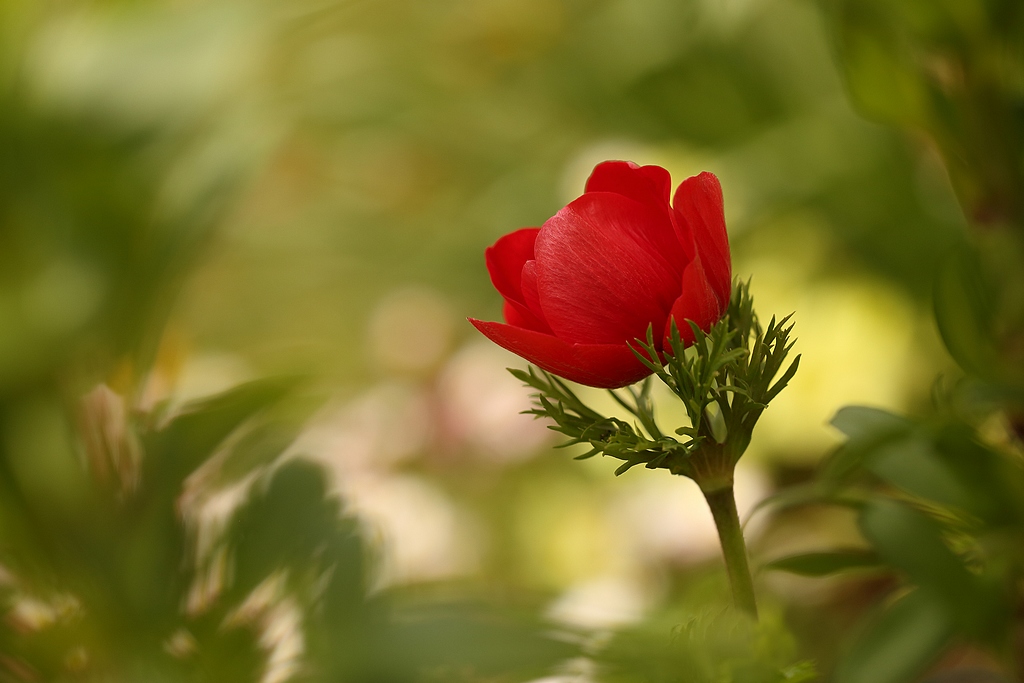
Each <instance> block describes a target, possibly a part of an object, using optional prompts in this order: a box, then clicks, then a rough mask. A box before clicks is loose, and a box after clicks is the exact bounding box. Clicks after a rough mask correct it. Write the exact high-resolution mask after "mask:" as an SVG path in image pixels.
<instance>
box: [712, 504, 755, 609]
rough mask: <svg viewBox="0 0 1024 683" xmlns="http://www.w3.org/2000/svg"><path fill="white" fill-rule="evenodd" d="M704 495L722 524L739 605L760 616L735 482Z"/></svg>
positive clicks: (724, 550)
mask: <svg viewBox="0 0 1024 683" xmlns="http://www.w3.org/2000/svg"><path fill="white" fill-rule="evenodd" d="M704 497H705V498H706V499H707V501H708V506H709V507H710V508H711V515H712V516H713V517H714V518H715V526H716V527H717V528H718V538H719V540H721V542H722V555H723V556H724V557H725V570H726V572H728V574H729V584H730V585H731V586H732V597H733V600H734V601H735V602H736V607H738V608H739V609H741V610H742V611H744V612H746V613H748V614H750V615H751V616H752V617H754V618H755V619H757V602H756V601H755V600H754V582H753V581H752V580H751V578H750V565H749V564H748V563H747V546H746V544H745V543H744V542H743V529H742V528H741V527H740V516H739V514H738V513H737V512H736V498H735V497H734V496H733V493H732V486H728V487H725V488H720V489H718V490H715V491H710V492H708V491H705V492H704Z"/></svg>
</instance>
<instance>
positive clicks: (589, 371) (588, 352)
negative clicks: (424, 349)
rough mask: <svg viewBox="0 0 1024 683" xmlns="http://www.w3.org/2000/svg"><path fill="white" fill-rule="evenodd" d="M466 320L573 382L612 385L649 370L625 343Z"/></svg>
mask: <svg viewBox="0 0 1024 683" xmlns="http://www.w3.org/2000/svg"><path fill="white" fill-rule="evenodd" d="M469 322H471V323H473V326H474V327H476V329H478V330H480V331H481V332H482V333H483V334H484V335H485V336H486V337H487V338H488V339H490V340H491V341H493V342H494V343H495V344H497V345H498V346H501V347H502V348H505V349H508V350H509V351H511V352H512V353H514V354H516V355H517V356H521V357H523V358H525V359H526V360H528V361H530V362H531V363H533V364H534V365H537V366H539V367H542V368H544V369H545V370H547V371H548V372H550V373H553V374H555V375H558V376H559V377H564V378H565V379H568V380H572V381H573V382H579V383H580V384H586V385H587V386H591V387H598V388H601V389H615V388H618V387H624V386H626V385H627V384H632V383H633V382H638V381H640V380H641V379H643V378H644V377H646V376H647V375H649V374H651V371H650V370H649V369H648V368H647V367H646V366H645V365H644V364H643V363H641V362H640V361H639V360H637V358H636V356H634V355H633V352H632V351H630V350H629V347H627V346H626V345H625V344H570V343H568V342H565V341H563V340H561V339H559V338H558V337H555V336H552V335H550V334H543V333H541V332H535V331H533V330H525V329H523V328H521V327H512V326H510V325H502V324H501V323H493V322H483V321H481V320H474V319H473V318H470V319H469Z"/></svg>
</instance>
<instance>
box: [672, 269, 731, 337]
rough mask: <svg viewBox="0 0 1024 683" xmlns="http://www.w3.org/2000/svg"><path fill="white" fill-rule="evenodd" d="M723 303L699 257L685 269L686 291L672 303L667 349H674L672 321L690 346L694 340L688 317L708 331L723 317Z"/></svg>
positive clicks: (684, 282) (684, 281)
mask: <svg viewBox="0 0 1024 683" xmlns="http://www.w3.org/2000/svg"><path fill="white" fill-rule="evenodd" d="M724 312H725V311H724V305H723V304H722V303H721V302H720V301H719V299H718V296H717V295H716V294H715V290H714V289H713V287H712V286H711V283H710V282H709V281H708V278H707V276H706V275H705V273H704V268H703V267H702V266H701V262H700V259H699V258H698V259H694V260H693V261H691V262H690V264H689V265H688V266H686V270H685V271H684V272H683V293H682V294H680V295H679V298H678V299H676V302H675V304H673V306H672V313H671V315H670V316H669V319H668V320H667V321H665V341H664V348H665V349H670V348H672V347H671V345H670V343H669V342H670V340H671V339H672V321H673V320H675V321H676V327H678V328H679V336H681V337H682V338H683V342H685V344H686V345H687V346H689V345H690V344H692V343H693V339H694V337H693V329H691V328H690V326H689V324H687V322H686V321H687V320H692V321H693V322H695V323H697V327H699V328H700V329H702V330H704V331H705V332H707V331H708V330H710V329H711V326H712V325H714V324H715V323H716V322H718V320H719V319H720V318H721V317H722V314H723V313H724Z"/></svg>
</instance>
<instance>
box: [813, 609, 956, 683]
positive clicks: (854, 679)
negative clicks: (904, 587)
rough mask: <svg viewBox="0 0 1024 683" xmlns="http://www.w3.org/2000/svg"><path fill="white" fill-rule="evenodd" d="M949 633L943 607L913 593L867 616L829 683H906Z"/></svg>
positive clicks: (935, 653)
mask: <svg viewBox="0 0 1024 683" xmlns="http://www.w3.org/2000/svg"><path fill="white" fill-rule="evenodd" d="M952 635H953V624H952V622H951V620H950V618H949V616H948V615H947V613H946V611H945V609H944V608H943V606H942V605H941V604H940V603H938V602H936V601H935V600H934V599H932V597H931V596H930V595H927V594H925V593H923V592H921V591H915V592H913V593H910V594H909V595H907V596H905V597H904V598H903V599H901V600H900V601H899V602H897V603H896V604H895V605H893V606H892V607H890V608H889V609H887V610H886V611H885V612H883V613H881V614H880V615H878V616H876V617H875V618H874V619H871V620H870V621H869V623H868V624H867V625H866V627H865V629H864V631H863V632H862V633H861V635H860V637H859V638H858V639H857V640H856V641H855V642H854V644H853V646H852V647H851V648H850V650H849V652H848V653H847V655H846V656H845V657H844V658H843V659H842V660H840V662H839V664H838V666H837V667H836V671H835V675H834V677H833V681H834V683H906V682H907V681H911V680H914V679H915V678H916V677H917V675H918V674H920V673H921V672H922V671H924V669H925V668H926V667H927V666H928V665H929V664H931V663H932V662H933V661H935V659H937V658H938V656H939V655H940V654H941V653H942V651H943V650H944V649H945V647H946V645H947V644H948V643H949V641H950V638H951V637H952Z"/></svg>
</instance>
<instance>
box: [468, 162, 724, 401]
mask: <svg viewBox="0 0 1024 683" xmlns="http://www.w3.org/2000/svg"><path fill="white" fill-rule="evenodd" d="M670 190H671V179H670V177H669V174H668V171H666V170H665V169H663V168H661V167H660V166H637V165H636V164H634V163H632V162H626V161H606V162H604V163H602V164H599V165H598V166H597V167H596V168H595V169H594V172H593V173H592V174H591V176H590V179H589V180H587V187H586V191H585V193H584V194H583V196H582V197H580V198H579V199H576V200H575V201H573V202H571V203H570V204H569V205H568V206H566V207H565V208H564V209H562V210H561V211H559V212H558V213H556V214H555V215H554V216H553V217H552V218H550V219H548V220H547V222H545V223H544V225H543V226H542V227H541V228H523V229H522V230H517V231H516V232H513V233H511V234H509V235H505V236H504V237H502V238H501V239H499V240H498V241H497V242H495V243H494V246H492V247H490V248H489V249H488V250H487V252H486V258H487V270H488V271H489V272H490V274H491V282H493V283H494V286H495V288H497V290H498V291H499V292H500V293H501V295H502V296H503V297H504V298H505V321H506V323H507V324H501V323H496V322H482V321H480V320H474V319H472V318H470V322H471V323H473V325H474V326H476V328H477V329H478V330H480V331H481V332H483V333H484V334H485V335H486V336H487V337H488V338H489V339H490V340H491V341H493V342H494V343H496V344H498V345H499V346H502V347H504V348H506V349H508V350H509V351H511V352H513V353H515V354H517V355H519V356H522V357H523V358H525V359H526V360H528V361H530V362H531V363H534V364H535V365H538V366H540V367H542V368H544V369H545V370H547V371H548V372H551V373H554V374H556V375H559V376H561V377H565V378H566V379H570V380H572V381H574V382H579V383H580V384H587V385H590V386H592V387H603V388H615V387H622V386H625V385H627V384H631V383H633V382H636V381H638V380H640V379H643V378H644V377H646V376H647V375H649V374H650V370H649V369H648V368H647V367H645V366H644V364H643V363H641V362H640V361H639V360H637V358H636V357H635V356H634V355H633V352H632V351H631V350H630V348H629V346H628V343H630V342H633V340H635V339H645V338H646V336H647V327H648V325H654V330H655V344H656V345H657V346H658V347H659V350H660V349H661V348H662V347H666V348H667V347H668V338H669V334H670V331H671V320H672V319H673V318H674V319H675V320H676V324H677V325H678V327H679V331H680V333H681V334H682V336H683V339H684V340H685V341H686V342H687V343H692V342H693V332H692V330H691V329H690V327H689V325H687V324H686V323H685V322H684V321H685V320H692V321H694V322H695V323H697V325H698V326H700V328H701V329H703V330H708V329H710V328H711V326H712V325H714V324H715V322H717V321H718V320H719V318H721V317H722V315H723V314H724V313H725V310H726V308H727V307H728V305H729V296H730V294H731V292H732V264H731V261H730V257H729V239H728V237H727V236H726V232H725V214H724V212H723V210H722V188H721V185H719V183H718V178H716V177H715V176H714V175H713V174H711V173H707V172H705V173H701V174H700V175H697V176H693V177H692V178H687V179H686V180H684V181H683V182H682V184H680V185H679V188H678V189H677V190H676V194H675V198H674V199H673V202H672V205H671V206H670V205H669V192H670Z"/></svg>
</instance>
